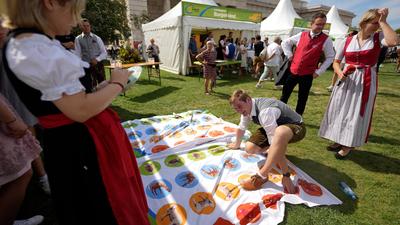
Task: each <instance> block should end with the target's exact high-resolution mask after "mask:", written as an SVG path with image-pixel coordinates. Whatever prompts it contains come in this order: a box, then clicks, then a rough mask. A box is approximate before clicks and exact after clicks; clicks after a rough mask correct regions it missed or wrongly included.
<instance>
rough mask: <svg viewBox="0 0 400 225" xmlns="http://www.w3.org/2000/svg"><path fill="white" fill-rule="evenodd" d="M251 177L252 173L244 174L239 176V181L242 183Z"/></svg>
mask: <svg viewBox="0 0 400 225" xmlns="http://www.w3.org/2000/svg"><path fill="white" fill-rule="evenodd" d="M250 177H251V175H250V174H242V175H240V176H239V177H238V182H239V184H241V183H242V182H243V181H245V180H247V179H249V178H250Z"/></svg>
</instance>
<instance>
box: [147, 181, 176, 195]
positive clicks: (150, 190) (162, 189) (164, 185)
mask: <svg viewBox="0 0 400 225" xmlns="http://www.w3.org/2000/svg"><path fill="white" fill-rule="evenodd" d="M171 191H172V185H171V183H170V182H169V181H167V180H165V179H162V180H154V181H152V182H150V183H149V184H148V185H147V187H146V195H147V196H149V197H150V198H153V199H161V198H164V197H165V196H167V195H169V194H171Z"/></svg>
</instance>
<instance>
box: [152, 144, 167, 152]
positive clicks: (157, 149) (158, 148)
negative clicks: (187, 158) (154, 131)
mask: <svg viewBox="0 0 400 225" xmlns="http://www.w3.org/2000/svg"><path fill="white" fill-rule="evenodd" d="M167 149H169V146H168V145H156V146H154V147H153V148H152V149H151V152H152V153H158V152H162V151H165V150H167Z"/></svg>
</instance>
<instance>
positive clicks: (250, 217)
mask: <svg viewBox="0 0 400 225" xmlns="http://www.w3.org/2000/svg"><path fill="white" fill-rule="evenodd" d="M236 217H237V218H238V219H239V220H240V224H249V223H255V222H257V221H258V220H259V219H260V218H261V209H260V206H259V205H258V204H256V203H244V204H241V205H239V207H237V209H236Z"/></svg>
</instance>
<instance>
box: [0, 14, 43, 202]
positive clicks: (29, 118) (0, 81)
mask: <svg viewBox="0 0 400 225" xmlns="http://www.w3.org/2000/svg"><path fill="white" fill-rule="evenodd" d="M8 31H9V30H8V29H7V28H5V27H3V25H2V19H1V18H0V52H2V51H3V45H4V41H5V37H6V34H7V33H8ZM2 58H3V55H0V93H1V94H2V95H3V96H4V97H5V98H6V99H7V101H8V102H9V103H10V104H11V106H12V107H13V108H14V110H15V112H16V113H17V114H18V115H19V116H20V117H21V118H22V120H23V121H24V123H25V124H26V125H27V126H28V128H29V130H30V132H31V133H32V134H33V135H34V136H36V130H35V125H37V122H38V121H37V119H36V118H35V117H34V116H33V115H32V113H31V112H29V110H28V109H27V108H26V107H25V105H24V104H23V103H22V102H21V100H20V99H19V97H18V95H17V93H16V92H15V90H14V88H13V86H12V84H11V83H10V81H9V79H8V77H7V76H6V74H5V71H4V67H3V62H2V61H3V60H2ZM32 169H33V171H34V172H35V174H36V177H37V178H38V182H39V185H40V188H41V189H42V190H43V191H44V192H45V193H46V194H48V195H50V185H49V181H48V177H47V173H46V170H45V169H44V165H43V161H42V158H41V157H40V156H39V157H37V158H36V159H35V160H33V162H32Z"/></svg>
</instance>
